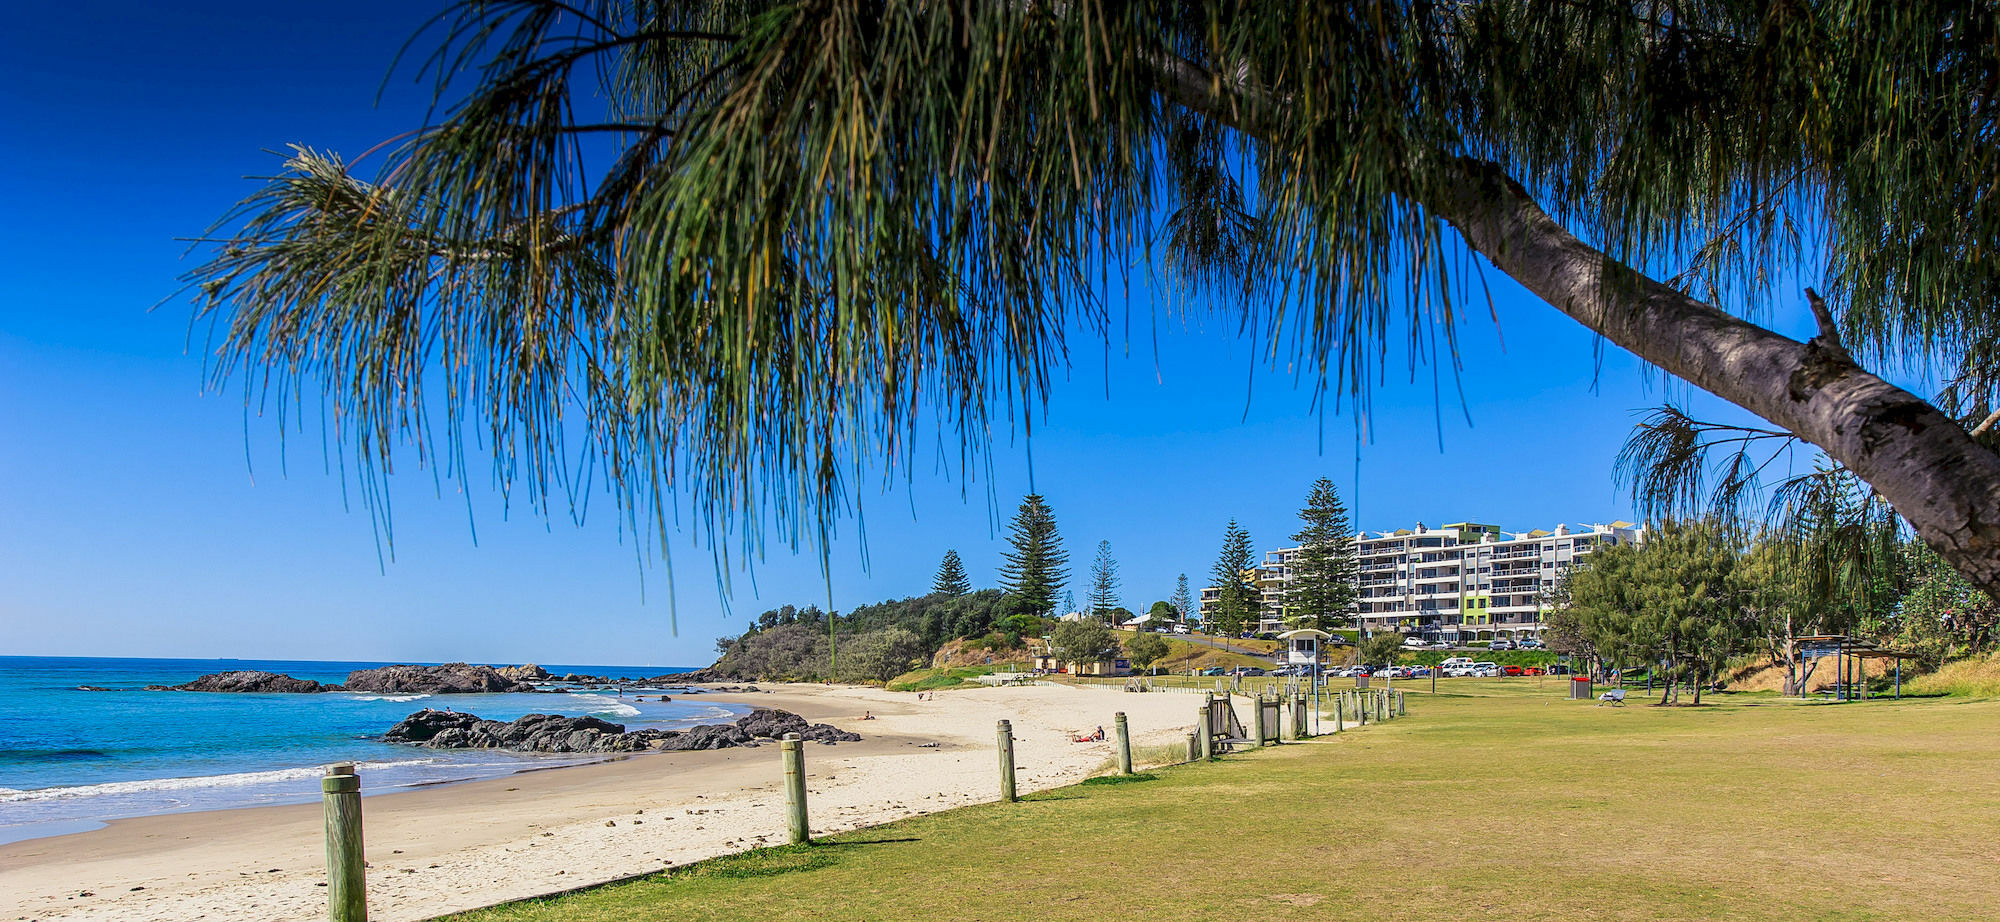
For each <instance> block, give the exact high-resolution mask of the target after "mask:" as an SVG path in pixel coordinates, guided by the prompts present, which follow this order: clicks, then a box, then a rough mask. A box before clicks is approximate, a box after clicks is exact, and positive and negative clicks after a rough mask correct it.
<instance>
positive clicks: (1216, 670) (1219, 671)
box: [1197, 666, 1229, 675]
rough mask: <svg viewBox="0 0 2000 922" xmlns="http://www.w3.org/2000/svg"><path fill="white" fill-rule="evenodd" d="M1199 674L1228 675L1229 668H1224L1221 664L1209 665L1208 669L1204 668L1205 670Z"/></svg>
mask: <svg viewBox="0 0 2000 922" xmlns="http://www.w3.org/2000/svg"><path fill="white" fill-rule="evenodd" d="M1197 674H1198V675H1228V674H1229V670H1227V669H1224V668H1223V667H1221V666H1210V667H1208V668H1207V669H1203V670H1202V671H1201V672H1200V673H1197Z"/></svg>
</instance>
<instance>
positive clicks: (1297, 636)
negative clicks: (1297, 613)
mask: <svg viewBox="0 0 2000 922" xmlns="http://www.w3.org/2000/svg"><path fill="white" fill-rule="evenodd" d="M1332 636H1333V635H1332V634H1329V633H1327V632H1325V631H1322V630H1319V629H1317V628H1309V627H1302V628H1299V629H1297V630H1292V631H1286V632H1284V633H1283V634H1279V635H1278V639H1279V640H1282V641H1284V642H1285V665H1287V666H1304V667H1306V668H1307V669H1310V670H1311V674H1312V679H1313V684H1314V685H1315V686H1317V685H1318V684H1319V669H1320V667H1319V652H1320V648H1321V647H1322V646H1324V645H1325V644H1326V640H1327V638H1329V637H1332Z"/></svg>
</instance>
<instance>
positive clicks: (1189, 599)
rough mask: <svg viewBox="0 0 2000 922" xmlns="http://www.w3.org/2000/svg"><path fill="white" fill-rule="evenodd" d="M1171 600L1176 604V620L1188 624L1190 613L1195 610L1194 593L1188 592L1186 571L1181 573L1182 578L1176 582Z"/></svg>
mask: <svg viewBox="0 0 2000 922" xmlns="http://www.w3.org/2000/svg"><path fill="white" fill-rule="evenodd" d="M1170 601H1171V602H1172V603H1173V606H1174V620H1176V621H1179V622H1180V623H1182V624H1186V623H1187V621H1188V615H1190V614H1192V613H1193V612H1194V595H1193V594H1192V593H1190V592H1188V581H1187V574H1186V573H1183V574H1181V578H1180V579H1179V580H1178V581H1177V582H1175V583H1174V597H1173V598H1172V599H1171V600H1170Z"/></svg>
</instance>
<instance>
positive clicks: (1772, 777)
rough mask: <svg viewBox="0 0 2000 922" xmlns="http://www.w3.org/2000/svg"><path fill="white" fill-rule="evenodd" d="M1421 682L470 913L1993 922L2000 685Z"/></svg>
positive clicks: (1998, 898) (468, 920)
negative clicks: (1265, 737)
mask: <svg viewBox="0 0 2000 922" xmlns="http://www.w3.org/2000/svg"><path fill="white" fill-rule="evenodd" d="M1398 684H1399V685H1402V684H1404V683H1398ZM1419 684H1420V683H1416V682H1412V683H1408V687H1409V688H1410V690H1411V691H1412V692H1413V693H1412V694H1411V695H1410V698H1409V701H1410V705H1409V706H1410V716H1409V717H1407V718H1404V719H1402V720H1398V721H1394V722H1390V723H1387V724H1377V725H1371V726H1370V727H1369V728H1367V729H1366V730H1361V731H1355V732H1349V733H1346V734H1342V735H1340V736H1338V737H1332V738H1322V739H1320V740H1317V741H1312V742H1308V743H1303V744H1298V745H1287V746H1282V747H1277V748H1273V749H1268V750H1264V751H1261V752H1256V753H1250V754H1245V755H1240V756H1232V757H1229V758H1227V759H1225V760H1222V761H1220V762H1217V763H1214V764H1208V765H1190V766H1183V767H1177V768H1165V769H1155V770H1152V771H1150V772H1148V774H1149V775H1150V776H1151V780H1140V781H1135V782H1131V783H1123V784H1085V785H1080V786H1077V787H1072V788H1065V789H1061V790H1056V791H1050V792H1046V793H1043V794H1039V795H1035V796H1032V797H1029V798H1027V799H1026V800H1025V801H1024V802H1022V803H1018V804H1011V805H1001V804H990V805H985V806H977V807H970V808H965V809H960V810H955V811H951V812H947V813H940V814H934V815H930V816H924V817H918V818H914V819H910V820H905V821H902V822H898V823H895V824H893V825H889V826H883V827H878V828H875V829H869V830H861V831H857V832H853V833H848V834H845V835H840V836H835V837H832V838H829V839H827V840H826V841H825V842H824V843H822V844H818V845H815V846H811V847H806V848H783V849H767V850H763V851H759V852H751V853H746V854H743V855H738V856H733V857H729V858H723V859H718V860H714V861H709V862H704V863H701V864H698V865H694V866H691V867H688V868H684V869H680V870H676V871H672V872H669V873H664V874H661V875H656V876H653V877H648V878H643V879H640V880H637V881H633V882H629V883H622V884H615V885H610V886H606V887H601V888H598V889H595V890H589V891H584V892H581V893H577V894H572V895H569V896H564V897H560V898H556V899H552V900H546V901H529V902H524V903H517V904H512V905H509V906H504V907H500V908H496V909H491V910H485V911H481V912H476V913H471V914H467V915H464V916H458V917H454V918H456V919H460V920H463V922H474V920H477V922H501V920H566V922H592V920H642V919H643V920H651V919H673V920H725V919H727V920H736V919H741V920H770V919H807V918H811V919H884V920H890V919H993V920H1019V919H1079V920H1081V919H1093V920H1095V919H1135V918H1136V919H1368V920H1399V919H1411V920H1418V919H1422V920H1435V919H1468V918H1508V919H1565V920H1584V922H1591V920H1648V922H1658V920H1693V919H1704V920H1707V919H1758V920H1792V919H1797V920H1808V919H1811V920H1876V919H1879V920H1903V919H1980V920H1985V919H1992V918H1995V917H1996V915H2000V846H1996V844H1995V842H1996V839H1995V835H1996V830H2000V733H1996V732H1995V729H1996V727H2000V701H1992V700H1974V701H1968V700H1963V699H1928V700H1905V701H1901V702H1886V701H1884V702H1869V703H1858V704H1844V705H1804V704H1798V703H1794V702H1789V701H1782V700H1779V699H1775V698H1773V697H1770V696H1755V697H1741V698H1738V697H1732V696H1726V695H1725V696H1721V698H1720V699H1719V701H1720V703H1719V704H1718V705H1717V706H1714V707H1703V708H1699V709H1696V708H1650V707H1645V706H1643V705H1639V704H1635V705H1634V706H1630V707H1625V708H1610V707H1594V706H1592V705H1591V704H1589V703H1586V702H1573V701H1567V700H1563V699H1562V698H1561V697H1560V685H1559V684H1558V683H1555V682H1550V683H1548V684H1547V685H1546V686H1544V687H1542V688H1540V689H1537V688H1536V687H1535V685H1534V683H1533V681H1532V680H1521V679H1513V680H1484V681H1476V680H1472V681H1469V680H1455V681H1453V682H1449V683H1444V682H1441V683H1440V684H1439V688H1440V692H1441V693H1440V694H1439V695H1437V696H1435V697H1433V696H1430V695H1426V694H1417V693H1415V692H1416V691H1417V690H1418V689H1417V686H1418V685H1419ZM1421 684H1424V685H1426V686H1427V684H1428V683H1421ZM1107 694H1109V693H1107Z"/></svg>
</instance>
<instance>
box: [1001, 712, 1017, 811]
mask: <svg viewBox="0 0 2000 922" xmlns="http://www.w3.org/2000/svg"><path fill="white" fill-rule="evenodd" d="M999 737H1000V800H1001V802H1002V803H1010V804H1011V803H1013V802H1015V801H1017V800H1020V799H1021V798H1019V797H1017V796H1015V794H1014V724H1013V723H1012V722H1010V721H1005V720H1003V721H1001V722H1000V726H999Z"/></svg>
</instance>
